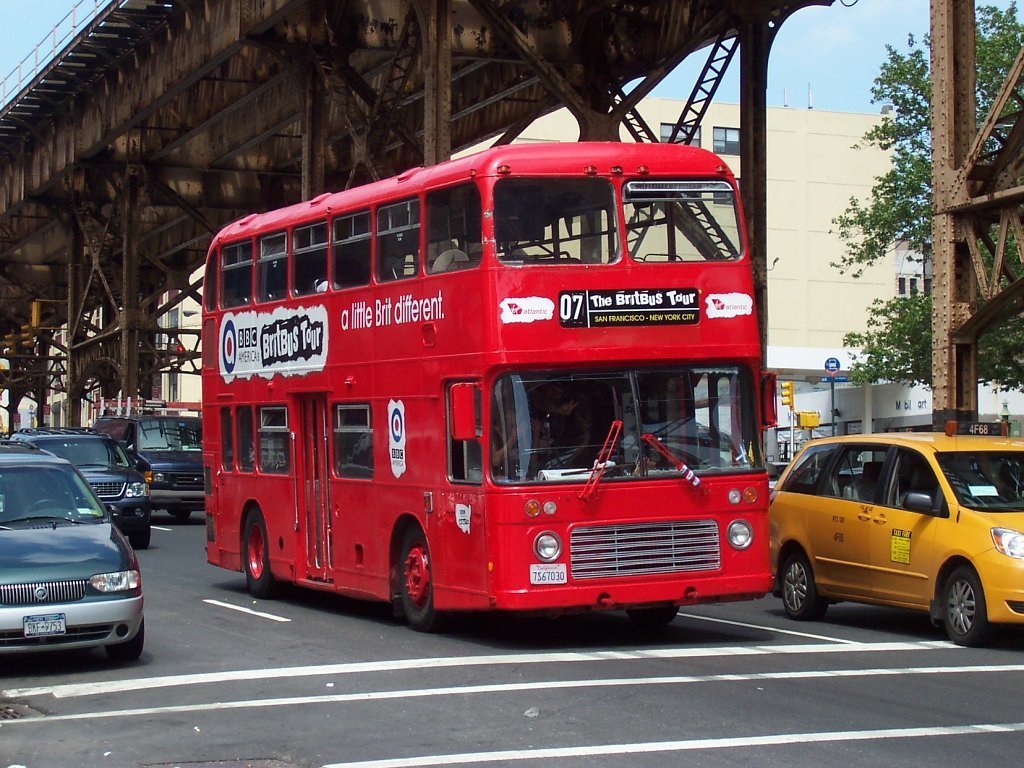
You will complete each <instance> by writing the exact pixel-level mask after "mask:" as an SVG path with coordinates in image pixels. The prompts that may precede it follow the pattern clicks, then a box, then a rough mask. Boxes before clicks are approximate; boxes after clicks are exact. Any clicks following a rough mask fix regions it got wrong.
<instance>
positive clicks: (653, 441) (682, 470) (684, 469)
mask: <svg viewBox="0 0 1024 768" xmlns="http://www.w3.org/2000/svg"><path fill="white" fill-rule="evenodd" d="M640 439H641V440H643V441H644V442H645V443H647V444H648V445H649V446H651V447H652V448H653V449H654V450H656V451H657V452H658V453H660V454H661V455H662V456H663V457H664V458H666V459H667V460H668V461H669V462H670V463H672V464H673V465H674V466H675V469H676V472H678V473H679V474H681V475H682V476H683V479H684V480H686V481H688V482H689V483H690V485H692V486H693V487H694V488H700V478H699V477H697V473H696V472H694V471H693V470H692V469H690V468H689V467H688V466H686V464H685V463H684V462H682V461H680V460H679V459H677V458H676V457H675V455H674V454H673V453H672V451H670V450H669V449H668V448H666V447H665V444H664V443H663V442H661V440H659V439H658V438H656V437H655V436H654V435H652V434H651V433H650V432H644V433H643V434H642V435H640Z"/></svg>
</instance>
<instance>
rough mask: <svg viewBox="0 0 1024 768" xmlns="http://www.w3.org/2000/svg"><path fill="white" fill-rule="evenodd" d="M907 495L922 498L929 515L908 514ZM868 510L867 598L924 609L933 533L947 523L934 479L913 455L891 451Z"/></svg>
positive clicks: (934, 566)
mask: <svg viewBox="0 0 1024 768" xmlns="http://www.w3.org/2000/svg"><path fill="white" fill-rule="evenodd" d="M908 492H917V493H926V494H928V495H929V496H930V497H931V498H932V500H933V501H934V502H935V503H934V504H933V507H932V510H931V511H923V510H920V509H917V510H914V509H909V508H908V507H907V504H906V498H907V493H908ZM881 500H882V502H883V503H882V504H879V505H878V506H875V507H873V508H872V509H871V521H872V525H871V559H872V564H873V579H874V583H873V585H872V597H873V598H874V599H876V600H879V601H882V602H885V603H889V604H892V605H905V606H914V607H917V608H927V607H928V605H929V602H930V601H931V598H932V596H933V595H934V592H935V587H934V584H933V579H934V576H935V574H936V573H937V571H938V567H939V563H938V562H937V558H936V553H935V546H934V542H935V539H936V531H937V529H938V528H939V527H940V526H943V525H945V524H947V522H948V521H947V519H946V518H944V517H941V515H942V514H943V510H944V509H945V507H944V505H943V503H942V502H943V499H942V491H941V489H940V487H939V482H938V479H937V478H936V476H935V472H934V471H933V470H932V468H931V466H930V465H929V463H928V461H927V459H925V457H924V456H922V455H921V454H920V453H918V452H917V451H913V450H910V449H906V448H898V449H896V453H895V457H894V462H893V470H892V475H891V478H890V479H889V481H888V482H887V483H886V485H885V488H884V489H883V492H882V496H881Z"/></svg>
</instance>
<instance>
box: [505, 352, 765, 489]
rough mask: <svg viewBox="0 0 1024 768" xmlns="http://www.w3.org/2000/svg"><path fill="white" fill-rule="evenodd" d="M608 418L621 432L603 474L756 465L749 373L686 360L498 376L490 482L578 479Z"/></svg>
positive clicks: (662, 473)
mask: <svg viewBox="0 0 1024 768" xmlns="http://www.w3.org/2000/svg"><path fill="white" fill-rule="evenodd" d="M615 421H621V422H622V433H621V436H620V437H619V439H618V440H616V441H615V445H614V446H613V447H612V451H611V455H610V460H609V461H608V463H607V464H606V466H605V473H604V477H605V478H608V479H615V478H633V479H637V478H648V477H657V476H669V475H674V474H678V471H679V469H678V464H679V463H682V464H685V465H686V466H687V467H689V468H690V469H692V470H694V471H695V472H699V473H714V472H735V471H737V470H749V469H759V468H761V467H762V466H763V463H762V460H761V454H760V447H759V440H758V432H757V424H756V421H755V419H754V407H753V385H752V383H751V381H750V377H749V375H747V374H746V373H745V372H744V371H742V370H741V369H740V368H738V367H735V366H719V367H715V366H710V367H709V366H687V367H673V368H665V369H658V370H626V369H624V370H617V371H605V372H594V373H585V374H581V373H579V372H575V373H569V372H553V373H551V372H549V373H512V374H507V375H505V376H502V377H501V378H499V379H498V381H497V382H496V383H495V386H494V390H493V393H492V397H491V431H490V436H489V438H490V457H491V475H492V477H493V478H494V480H495V481H496V482H499V483H523V482H556V481H557V482H580V483H583V482H585V481H586V480H587V478H588V476H589V474H590V471H591V469H592V468H593V467H594V463H595V462H596V461H597V459H598V455H599V453H600V452H601V448H602V446H603V445H604V443H605V439H606V437H607V436H608V435H609V432H610V430H611V428H612V424H613V422H615ZM644 435H649V436H650V437H649V438H646V439H645V438H644ZM652 441H653V442H656V443H660V445H661V447H662V448H664V449H667V451H668V452H669V453H670V454H671V455H672V456H673V457H675V459H676V460H677V462H675V463H673V462H671V461H669V460H668V459H667V458H666V457H665V456H664V455H663V454H662V453H661V452H660V451H658V450H655V449H654V448H653V447H652V445H651V442H652Z"/></svg>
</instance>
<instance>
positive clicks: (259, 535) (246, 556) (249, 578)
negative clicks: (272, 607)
mask: <svg viewBox="0 0 1024 768" xmlns="http://www.w3.org/2000/svg"><path fill="white" fill-rule="evenodd" d="M268 542H269V540H268V539H267V524H266V523H264V522H263V515H261V514H260V513H259V512H253V513H252V514H251V515H249V517H248V518H247V519H246V522H245V537H244V538H243V539H242V562H243V564H244V566H245V585H246V588H247V589H248V590H249V594H250V595H252V596H253V597H260V598H268V597H272V596H273V594H274V591H275V587H276V586H277V584H276V582H275V580H274V575H273V574H272V573H271V572H270V546H269V543H268Z"/></svg>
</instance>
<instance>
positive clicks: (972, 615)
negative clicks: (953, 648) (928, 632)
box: [942, 565, 992, 648]
mask: <svg viewBox="0 0 1024 768" xmlns="http://www.w3.org/2000/svg"><path fill="white" fill-rule="evenodd" d="M942 597H943V599H942V603H943V611H942V618H943V623H944V624H945V625H946V634H947V635H948V636H949V639H950V640H952V641H953V642H954V643H956V644H957V645H964V646H967V647H971V648H974V647H977V646H979V645H984V644H985V642H986V640H988V637H989V635H990V633H991V629H992V625H991V624H989V621H988V608H987V606H986V604H985V592H984V590H983V589H982V586H981V579H979V578H978V574H977V573H975V571H974V569H973V568H971V567H970V566H967V565H961V566H960V567H959V568H957V569H956V570H955V571H953V572H952V573H951V574H950V575H949V578H948V579H946V587H945V589H944V590H943V595H942Z"/></svg>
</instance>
